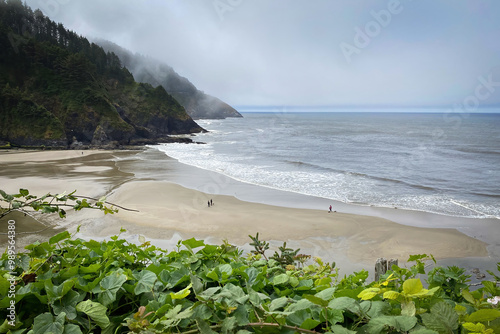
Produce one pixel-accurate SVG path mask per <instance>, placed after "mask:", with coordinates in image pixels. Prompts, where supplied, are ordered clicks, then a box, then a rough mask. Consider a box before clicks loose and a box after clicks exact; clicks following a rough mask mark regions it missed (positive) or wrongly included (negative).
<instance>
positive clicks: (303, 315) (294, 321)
mask: <svg viewBox="0 0 500 334" xmlns="http://www.w3.org/2000/svg"><path fill="white" fill-rule="evenodd" d="M311 317H312V315H311V313H310V312H308V310H307V309H303V310H298V311H295V312H293V313H292V314H289V315H288V316H287V317H286V322H287V323H289V324H290V325H294V326H299V327H300V326H302V324H303V323H304V322H305V321H306V320H307V319H310V318H311ZM313 328H314V327H313ZM306 329H310V328H306Z"/></svg>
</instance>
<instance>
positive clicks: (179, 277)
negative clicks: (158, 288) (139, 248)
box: [158, 265, 191, 288]
mask: <svg viewBox="0 0 500 334" xmlns="http://www.w3.org/2000/svg"><path fill="white" fill-rule="evenodd" d="M190 274H191V273H190V271H189V269H188V268H186V267H185V266H184V265H181V266H178V267H175V268H169V269H168V270H167V269H165V270H163V271H162V272H161V273H160V276H158V277H159V278H160V280H161V281H162V282H163V283H165V284H167V287H169V288H173V287H176V286H177V285H179V284H181V283H183V282H185V281H188V280H189V279H190Z"/></svg>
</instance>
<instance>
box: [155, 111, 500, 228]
mask: <svg viewBox="0 0 500 334" xmlns="http://www.w3.org/2000/svg"><path fill="white" fill-rule="evenodd" d="M243 116H244V117H243V118H229V119H225V120H200V121H197V122H198V123H199V124H200V125H201V126H202V127H204V128H205V129H207V130H208V131H209V132H208V133H203V134H198V135H196V137H195V138H194V140H195V141H198V142H203V143H205V144H204V145H186V144H178V143H174V144H161V145H158V146H156V148H157V149H158V150H160V151H162V152H164V153H165V154H166V155H168V156H170V157H172V158H174V159H177V160H178V161H179V162H181V163H183V164H188V165H192V166H195V167H199V168H203V169H206V170H210V171H214V172H218V173H221V174H224V175H226V176H229V177H231V178H234V179H236V180H239V181H243V182H246V183H251V184H256V185H260V186H264V187H269V188H274V189H279V190H285V191H291V192H296V193H300V194H305V195H312V196H317V197H323V198H326V199H332V200H336V201H341V202H345V203H351V204H356V205H365V206H368V205H369V206H377V207H396V208H401V209H408V210H417V211H425V212H432V213H438V214H444V215H449V216H458V217H468V218H499V219H500V114H495V113H485V114H459V113H429V112H255V113H248V112H247V113H243Z"/></svg>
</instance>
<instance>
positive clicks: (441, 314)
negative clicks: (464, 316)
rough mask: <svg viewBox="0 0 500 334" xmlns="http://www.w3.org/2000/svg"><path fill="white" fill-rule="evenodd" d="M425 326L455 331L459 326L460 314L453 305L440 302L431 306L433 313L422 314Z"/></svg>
mask: <svg viewBox="0 0 500 334" xmlns="http://www.w3.org/2000/svg"><path fill="white" fill-rule="evenodd" d="M420 317H421V318H422V322H423V324H424V325H425V327H427V328H429V329H432V330H435V331H437V332H440V333H441V332H446V333H448V332H453V331H454V330H456V329H457V328H458V314H457V313H456V312H455V310H454V309H453V307H451V306H450V305H448V304H447V303H445V302H440V303H437V304H435V305H434V306H432V307H431V313H424V314H421V315H420Z"/></svg>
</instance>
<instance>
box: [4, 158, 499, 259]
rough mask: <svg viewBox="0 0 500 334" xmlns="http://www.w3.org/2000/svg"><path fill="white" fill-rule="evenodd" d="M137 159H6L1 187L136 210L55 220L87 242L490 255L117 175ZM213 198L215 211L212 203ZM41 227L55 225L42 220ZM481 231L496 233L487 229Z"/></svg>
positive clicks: (405, 229)
mask: <svg viewBox="0 0 500 334" xmlns="http://www.w3.org/2000/svg"><path fill="white" fill-rule="evenodd" d="M136 153H137V152H128V151H84V152H83V154H82V151H49V152H33V153H29V152H28V153H26V152H22V153H21V152H14V153H2V154H0V189H3V190H5V191H7V192H15V191H16V190H17V189H18V188H20V187H23V188H28V189H30V190H31V191H32V193H36V194H39V195H41V194H43V193H45V192H49V191H50V192H53V193H56V192H62V191H72V190H75V189H77V190H78V194H81V195H87V196H93V197H100V196H103V195H107V196H108V201H110V202H112V203H116V204H119V205H121V206H124V207H127V208H130V209H135V210H139V212H131V211H126V210H120V212H119V213H118V214H115V215H112V216H110V215H108V216H103V215H102V213H100V212H97V211H94V210H84V211H82V212H78V213H69V214H68V218H67V219H66V220H56V221H57V222H58V223H57V227H63V228H67V229H69V230H70V231H74V230H75V229H76V226H77V225H78V224H82V235H86V236H88V237H96V238H97V237H107V236H111V235H115V234H117V233H119V230H120V228H121V227H123V228H125V229H127V231H128V232H127V233H128V234H127V235H129V236H133V235H144V236H146V238H149V239H153V241H156V242H158V243H160V244H161V241H162V240H173V239H175V238H177V239H178V238H190V237H197V238H201V239H205V240H207V241H210V242H214V243H219V242H221V241H222V240H224V239H227V240H228V241H229V242H230V243H233V244H235V245H238V246H243V245H246V246H244V247H246V248H247V249H248V242H249V241H250V239H249V238H248V235H255V234H256V233H257V232H259V235H260V239H261V240H268V241H271V242H272V244H273V245H275V246H277V245H281V243H282V242H284V241H286V242H287V245H288V246H291V247H300V248H301V253H306V254H311V255H316V256H320V257H323V258H325V257H326V259H327V260H335V261H336V262H337V263H338V265H339V266H346V267H348V268H352V269H359V268H361V267H366V266H369V267H371V266H372V265H373V263H374V261H375V260H376V259H377V258H379V257H385V258H398V259H400V260H405V259H407V258H408V255H410V254H422V253H427V254H433V255H434V256H435V257H436V258H438V259H440V258H468V257H488V256H489V257H491V254H489V253H488V249H487V246H488V244H487V243H486V242H484V241H482V240H479V239H476V238H473V237H470V236H467V235H465V234H463V233H461V232H459V231H457V230H456V229H452V228H423V227H415V226H406V225H401V224H397V223H394V222H392V221H389V220H386V219H383V218H378V217H370V216H363V215H355V214H347V213H340V212H336V213H328V212H327V210H311V209H294V208H287V207H280V206H272V205H266V204H258V203H250V202H244V201H241V200H238V199H237V198H235V197H232V196H225V195H210V194H206V193H203V192H200V191H196V190H192V189H187V188H184V187H182V186H180V185H177V184H174V183H170V182H164V181H156V180H147V179H146V180H145V179H138V178H137V177H135V176H134V175H133V174H131V173H126V172H123V171H120V170H119V168H118V167H117V166H116V163H115V161H116V159H120V158H133V157H134V154H136ZM210 199H212V200H213V203H214V205H213V206H212V207H208V204H207V202H208V201H209V200H210ZM398 211H402V210H398ZM401 214H403V213H401ZM16 219H21V220H22V218H21V217H17V218H16ZM42 221H44V222H46V223H47V222H49V221H52V222H53V221H54V220H53V219H52V218H51V219H47V217H42ZM1 225H2V226H4V224H3V223H2V224H1ZM23 228H24V227H23ZM33 228H34V229H35V230H37V229H39V228H40V226H38V225H36V226H35V225H34V227H33ZM0 232H3V231H0ZM55 232H56V231H53V233H55ZM484 232H485V234H489V235H491V233H489V232H490V231H484ZM495 232H496V233H498V231H495ZM36 235H37V236H39V238H40V239H43V238H45V237H48V234H47V232H46V231H44V234H40V235H38V234H36ZM0 237H2V238H3V235H1V236H0ZM1 241H3V239H2V240H0V242H1ZM29 241H30V242H32V241H33V237H31V238H30V239H29Z"/></svg>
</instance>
